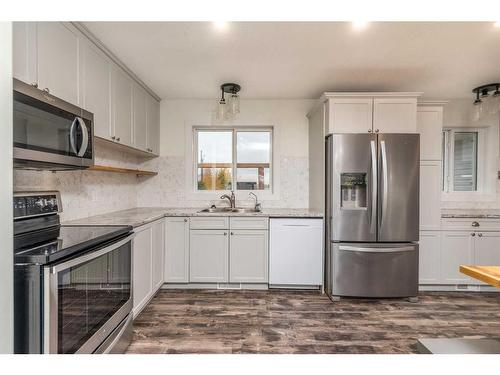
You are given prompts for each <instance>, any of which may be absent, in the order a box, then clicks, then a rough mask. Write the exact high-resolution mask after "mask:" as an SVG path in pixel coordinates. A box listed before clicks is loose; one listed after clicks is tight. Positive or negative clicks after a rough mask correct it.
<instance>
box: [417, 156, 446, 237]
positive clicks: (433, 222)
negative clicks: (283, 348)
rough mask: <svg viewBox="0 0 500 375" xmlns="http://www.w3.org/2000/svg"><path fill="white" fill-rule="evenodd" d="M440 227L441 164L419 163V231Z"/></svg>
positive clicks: (436, 162) (433, 162) (438, 162)
mask: <svg viewBox="0 0 500 375" xmlns="http://www.w3.org/2000/svg"><path fill="white" fill-rule="evenodd" d="M440 227H441V162H440V161H421V162H420V230H439V229H440Z"/></svg>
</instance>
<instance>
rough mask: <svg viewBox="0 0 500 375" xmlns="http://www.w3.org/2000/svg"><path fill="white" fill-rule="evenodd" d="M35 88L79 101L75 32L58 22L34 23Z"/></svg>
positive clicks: (73, 101)
mask: <svg viewBox="0 0 500 375" xmlns="http://www.w3.org/2000/svg"><path fill="white" fill-rule="evenodd" d="M37 66H38V69H37V71H38V87H39V88H40V89H45V88H48V89H49V90H50V93H51V94H52V95H55V96H57V97H59V98H61V99H64V100H66V101H68V102H70V103H73V104H76V105H78V104H80V103H79V100H78V85H79V82H78V34H77V32H76V31H75V30H72V29H70V27H69V26H67V25H65V24H63V23H61V22H38V23H37Z"/></svg>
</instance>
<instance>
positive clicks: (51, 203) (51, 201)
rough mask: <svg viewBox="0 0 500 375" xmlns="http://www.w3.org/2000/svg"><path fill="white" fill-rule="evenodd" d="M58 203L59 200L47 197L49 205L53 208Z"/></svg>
mask: <svg viewBox="0 0 500 375" xmlns="http://www.w3.org/2000/svg"><path fill="white" fill-rule="evenodd" d="M56 204H57V200H56V199H54V198H51V199H47V206H49V207H51V208H53V207H54V206H55V205H56Z"/></svg>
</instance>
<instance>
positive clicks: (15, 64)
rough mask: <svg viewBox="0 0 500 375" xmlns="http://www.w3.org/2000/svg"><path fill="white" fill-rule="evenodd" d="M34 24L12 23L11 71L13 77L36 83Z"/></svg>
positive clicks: (35, 37)
mask: <svg viewBox="0 0 500 375" xmlns="http://www.w3.org/2000/svg"><path fill="white" fill-rule="evenodd" d="M36 39H37V36H36V22H13V23H12V54H13V56H12V69H13V74H14V77H15V78H17V79H19V80H21V81H23V82H26V83H29V84H32V83H36V82H37V80H38V77H37V75H36V59H37V56H36Z"/></svg>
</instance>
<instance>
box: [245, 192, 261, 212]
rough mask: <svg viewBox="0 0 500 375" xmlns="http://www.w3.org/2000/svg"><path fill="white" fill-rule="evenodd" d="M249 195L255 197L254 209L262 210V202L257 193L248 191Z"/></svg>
mask: <svg viewBox="0 0 500 375" xmlns="http://www.w3.org/2000/svg"><path fill="white" fill-rule="evenodd" d="M248 196H249V197H253V198H255V206H254V209H255V211H257V212H260V211H261V210H262V204H260V203H259V199H258V198H257V195H255V193H252V192H250V193H248Z"/></svg>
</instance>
